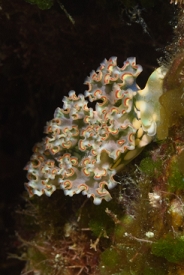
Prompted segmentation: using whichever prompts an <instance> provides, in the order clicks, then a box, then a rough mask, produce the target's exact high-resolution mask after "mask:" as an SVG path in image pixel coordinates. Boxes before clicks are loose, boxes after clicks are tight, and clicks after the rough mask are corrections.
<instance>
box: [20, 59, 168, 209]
mask: <svg viewBox="0 0 184 275" xmlns="http://www.w3.org/2000/svg"><path fill="white" fill-rule="evenodd" d="M141 71H142V67H141V66H140V65H136V60H135V58H132V57H131V58H128V59H127V60H126V61H125V62H124V65H123V67H121V68H120V67H118V66H117V62H116V57H111V58H110V59H109V60H106V59H105V60H104V61H103V62H102V63H101V65H100V67H99V68H98V69H97V71H92V72H91V74H90V76H89V77H87V79H86V81H85V84H87V85H88V90H87V91H85V93H84V95H83V94H79V95H76V94H75V92H74V91H70V92H69V96H68V97H64V99H63V108H62V109H61V108H57V109H56V111H55V113H54V118H53V119H52V120H51V121H49V122H48V123H47V125H46V127H45V133H46V134H47V136H46V137H45V138H44V139H43V140H42V142H40V143H38V144H36V145H35V147H34V149H33V155H32V157H31V160H30V162H29V163H28V164H27V166H26V170H28V175H27V178H28V180H29V181H28V182H27V183H26V184H25V186H26V189H27V190H28V192H29V194H30V196H32V195H34V194H36V195H38V196H41V195H42V194H46V195H47V196H50V195H51V194H52V193H53V192H54V191H55V190H56V189H59V188H61V189H63V191H64V193H65V195H69V196H73V195H74V194H79V193H80V192H81V193H82V194H83V195H87V197H88V198H89V197H93V199H94V204H97V205H98V204H100V203H101V201H102V199H105V200H106V201H109V200H110V199H111V195H110V193H109V191H108V190H109V189H112V188H114V187H115V186H116V185H117V184H118V182H117V181H115V179H114V178H113V176H114V175H115V174H116V173H117V171H119V170H120V169H122V168H123V167H124V166H125V165H126V164H127V163H128V162H130V161H131V160H132V159H133V158H135V157H136V156H137V155H138V154H139V153H140V152H141V151H142V149H143V148H144V147H145V146H146V145H147V144H148V143H150V142H151V141H152V139H153V138H154V137H155V135H156V132H157V126H158V124H159V121H160V103H159V97H160V96H161V94H162V83H163V78H164V76H165V69H163V68H161V67H160V68H158V69H156V70H155V71H154V72H153V73H152V74H151V76H150V77H149V79H148V82H147V84H146V87H145V88H144V89H143V90H141V89H140V88H139V86H138V85H137V84H136V78H137V77H138V75H139V74H140V73H141ZM87 99H88V100H89V101H90V102H93V101H95V102H96V105H95V108H94V109H93V108H89V107H88V101H87Z"/></svg>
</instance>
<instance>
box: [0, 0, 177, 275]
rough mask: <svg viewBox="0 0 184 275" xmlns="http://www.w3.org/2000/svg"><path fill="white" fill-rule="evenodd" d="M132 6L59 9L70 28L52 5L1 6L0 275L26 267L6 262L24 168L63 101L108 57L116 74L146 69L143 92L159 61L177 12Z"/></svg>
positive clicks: (165, 1)
mask: <svg viewBox="0 0 184 275" xmlns="http://www.w3.org/2000/svg"><path fill="white" fill-rule="evenodd" d="M129 2H130V3H129ZM135 2H137V3H138V1H121V0H114V1H110V0H103V1H100V0H98V1H97V0H96V1H95V0H86V1H84V0H78V1H75V0H73V1H72V0H68V1H66V0H65V1H62V3H63V4H64V6H65V8H66V10H67V11H68V13H69V14H70V15H72V17H73V19H74V20H75V25H73V24H72V22H71V21H70V20H69V19H68V18H67V16H66V14H65V13H64V12H63V11H62V10H61V8H60V7H59V5H58V3H57V2H55V3H54V5H53V6H52V8H51V9H49V10H45V11H42V10H40V9H39V8H38V7H37V6H36V5H30V4H29V3H26V2H25V1H24V0H0V274H1V275H5V274H8V275H16V274H17V275H18V274H20V272H21V269H22V267H23V265H24V263H22V262H20V261H18V260H16V259H7V255H8V253H16V250H17V247H18V244H19V242H18V241H17V239H16V237H15V231H16V230H18V227H19V223H18V219H17V218H15V217H17V216H16V215H15V211H16V209H17V208H18V207H19V205H22V207H23V202H22V199H21V195H22V193H23V192H24V182H25V181H26V172H25V171H23V168H24V166H25V165H26V163H27V161H28V160H29V158H30V156H31V152H32V151H31V150H32V147H33V145H34V144H35V143H36V142H38V141H40V140H41V139H42V137H43V128H44V125H45V124H46V121H48V120H50V119H51V118H52V117H53V113H54V110H55V109H56V107H58V106H60V107H62V98H63V96H64V95H67V93H68V92H69V91H70V90H72V89H73V90H75V91H76V92H77V93H83V92H84V91H85V89H86V87H85V86H84V85H83V82H84V80H85V78H86V77H87V76H88V75H89V73H90V72H91V71H92V70H93V69H94V70H95V69H97V68H98V67H99V65H100V62H101V61H102V60H103V59H104V58H109V57H111V56H117V57H118V65H119V66H120V67H121V66H122V65H123V61H125V60H126V58H127V57H129V56H136V58H137V63H138V64H141V65H142V66H143V68H144V71H143V72H142V74H141V76H140V77H139V78H138V80H137V83H138V85H140V86H141V87H142V88H143V87H144V85H145V82H146V79H147V78H148V76H149V74H150V73H151V72H152V71H153V69H154V68H155V67H157V66H158V63H157V59H158V58H160V57H164V55H165V53H164V47H165V46H166V45H167V44H168V43H169V41H171V38H172V28H173V26H174V23H175V22H174V20H175V14H176V7H174V5H170V4H169V0H160V1H159V0H155V1H150V3H149V1H147V4H145V5H144V4H143V3H142V5H141V4H140V3H138V5H137V6H135ZM145 3H146V2H145ZM148 3H149V4H148ZM136 21H137V22H136ZM148 32H149V34H148Z"/></svg>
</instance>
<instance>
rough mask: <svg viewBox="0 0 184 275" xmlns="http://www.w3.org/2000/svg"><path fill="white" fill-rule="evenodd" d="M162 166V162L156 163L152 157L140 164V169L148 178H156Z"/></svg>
mask: <svg viewBox="0 0 184 275" xmlns="http://www.w3.org/2000/svg"><path fill="white" fill-rule="evenodd" d="M161 166H162V162H161V160H156V161H154V160H153V159H152V158H150V157H146V158H144V159H143V160H142V161H141V163H140V169H141V170H142V172H143V173H145V174H146V175H148V176H154V174H155V172H156V171H159V170H160V168H161Z"/></svg>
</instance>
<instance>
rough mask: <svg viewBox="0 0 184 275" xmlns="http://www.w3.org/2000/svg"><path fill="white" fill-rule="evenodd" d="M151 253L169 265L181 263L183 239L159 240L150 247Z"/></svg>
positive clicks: (183, 255) (183, 249) (182, 258)
mask: <svg viewBox="0 0 184 275" xmlns="http://www.w3.org/2000/svg"><path fill="white" fill-rule="evenodd" d="M152 253H153V254H154V255H156V256H158V257H163V258H165V259H166V260H167V261H168V262H171V263H178V262H181V261H183V260H184V237H183V236H182V237H178V238H175V239H174V238H169V237H168V238H166V239H161V240H159V241H157V242H156V243H154V244H153V245H152Z"/></svg>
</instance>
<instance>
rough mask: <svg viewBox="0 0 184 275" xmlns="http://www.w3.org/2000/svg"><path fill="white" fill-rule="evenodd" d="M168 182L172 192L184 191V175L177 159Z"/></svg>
mask: <svg viewBox="0 0 184 275" xmlns="http://www.w3.org/2000/svg"><path fill="white" fill-rule="evenodd" d="M168 182H169V190H170V191H171V192H174V191H176V190H183V189H184V175H183V174H182V172H181V171H180V168H179V165H178V161H177V159H176V160H174V161H173V162H172V163H171V168H170V171H169V177H168Z"/></svg>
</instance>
